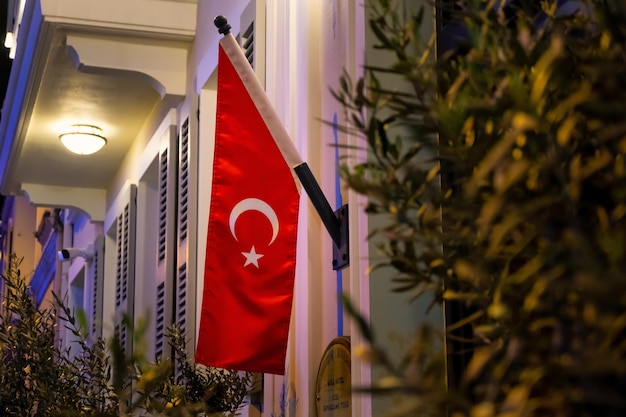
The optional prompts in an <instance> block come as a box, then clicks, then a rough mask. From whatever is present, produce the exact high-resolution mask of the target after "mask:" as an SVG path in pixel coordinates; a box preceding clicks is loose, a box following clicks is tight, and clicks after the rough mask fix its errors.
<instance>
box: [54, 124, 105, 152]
mask: <svg viewBox="0 0 626 417" xmlns="http://www.w3.org/2000/svg"><path fill="white" fill-rule="evenodd" d="M59 139H60V140H61V143H63V145H65V147H66V148H67V149H69V150H70V151H71V152H74V153H76V154H79V155H89V154H92V153H95V152H98V151H99V150H100V149H101V148H102V147H103V146H104V145H106V143H107V140H106V138H105V137H104V136H103V135H102V129H100V128H99V127H97V126H92V125H80V124H77V125H72V126H70V127H69V128H68V129H67V130H66V131H65V132H63V133H62V134H61V135H59Z"/></svg>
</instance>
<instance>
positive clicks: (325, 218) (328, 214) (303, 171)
mask: <svg viewBox="0 0 626 417" xmlns="http://www.w3.org/2000/svg"><path fill="white" fill-rule="evenodd" d="M213 23H214V24H215V26H216V27H217V29H218V32H219V33H221V34H222V35H228V34H229V33H230V29H231V27H230V25H229V24H228V21H227V20H226V18H225V17H224V16H217V17H215V19H214V20H213ZM294 171H295V173H296V175H297V176H298V179H299V180H300V183H301V184H302V187H303V188H304V190H305V191H306V193H307V195H308V196H309V199H310V200H311V203H313V207H315V210H316V211H317V214H318V215H319V216H320V218H321V219H322V223H324V226H325V227H326V230H327V231H328V233H329V234H330V237H331V239H332V240H333V270H335V271H338V270H340V269H343V268H345V267H347V266H349V265H350V252H349V250H350V244H349V243H350V242H349V235H348V224H349V222H348V205H347V204H345V205H343V206H341V207H340V208H339V209H338V210H337V211H333V209H332V208H331V207H330V204H329V203H328V200H327V199H326V197H325V196H324V193H323V192H322V190H321V188H320V186H319V184H318V183H317V181H316V180H315V177H314V176H313V173H312V172H311V170H310V169H309V166H308V165H307V163H306V162H303V163H301V164H299V165H297V166H296V167H295V168H294Z"/></svg>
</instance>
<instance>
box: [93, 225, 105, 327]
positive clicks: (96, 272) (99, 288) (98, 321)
mask: <svg viewBox="0 0 626 417" xmlns="http://www.w3.org/2000/svg"><path fill="white" fill-rule="evenodd" d="M91 278H92V279H91V283H92V284H91V285H92V288H91V335H92V336H93V338H94V339H97V338H100V337H102V306H103V288H104V236H102V235H100V236H98V237H97V238H96V240H95V242H94V253H93V260H92V263H91Z"/></svg>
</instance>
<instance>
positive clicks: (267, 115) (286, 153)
mask: <svg viewBox="0 0 626 417" xmlns="http://www.w3.org/2000/svg"><path fill="white" fill-rule="evenodd" d="M214 23H215V26H216V27H217V28H218V31H219V33H221V34H222V35H224V37H223V38H222V39H220V45H221V46H222V48H223V49H224V52H225V53H226V55H227V56H228V58H229V59H230V61H231V63H232V64H233V67H234V68H235V71H237V74H239V77H240V78H241V81H242V82H243V85H244V87H245V88H246V90H247V91H248V94H249V95H250V98H251V99H252V102H253V103H254V105H255V106H256V108H257V109H258V111H259V114H260V115H261V117H262V118H263V120H264V121H265V124H266V125H267V128H268V130H269V131H270V133H271V135H272V137H273V138H274V141H275V142H276V145H277V146H278V149H280V152H281V153H282V155H283V158H285V161H286V162H287V165H288V166H289V167H291V168H292V169H293V170H294V172H295V173H296V175H297V176H298V179H299V180H300V183H301V184H302V186H303V187H304V189H305V190H306V193H307V194H308V196H309V199H310V200H311V203H313V206H314V207H315V210H316V211H317V214H319V216H320V218H321V220H322V223H323V224H324V226H325V227H326V230H327V231H328V234H330V237H331V239H332V240H333V243H334V248H333V269H335V270H337V269H342V268H345V267H346V266H348V265H349V264H350V258H349V238H348V227H349V226H348V211H347V209H346V207H345V206H344V207H342V208H341V209H339V210H338V212H337V213H335V212H334V211H333V209H332V207H331V206H330V204H329V203H328V200H327V199H326V197H325V196H324V193H323V192H322V190H321V188H320V186H319V184H318V183H317V181H316V180H315V177H314V176H313V174H312V173H311V170H310V169H309V166H308V165H307V163H306V162H304V161H302V158H301V157H300V154H299V153H298V151H297V149H296V147H295V146H294V144H293V142H292V141H291V138H290V137H289V134H288V133H287V130H286V129H285V127H284V126H283V124H282V122H281V121H280V119H279V118H278V115H277V114H276V111H275V110H274V107H273V106H272V104H271V103H270V101H269V99H268V98H267V95H266V94H265V90H264V89H263V86H262V85H261V82H260V81H259V79H258V78H257V76H256V74H255V73H254V71H253V70H252V66H251V65H250V63H249V62H248V60H247V59H246V56H245V55H244V53H243V51H242V50H241V48H240V47H239V44H238V43H237V40H236V39H235V37H234V36H233V35H232V34H231V33H230V25H229V24H228V21H227V20H226V18H225V17H224V16H217V17H216V18H215V20H214ZM218 77H219V75H218Z"/></svg>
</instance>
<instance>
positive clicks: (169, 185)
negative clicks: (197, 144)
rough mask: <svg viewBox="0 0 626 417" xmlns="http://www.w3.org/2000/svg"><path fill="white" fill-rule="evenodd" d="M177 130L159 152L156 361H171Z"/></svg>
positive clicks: (170, 135)
mask: <svg viewBox="0 0 626 417" xmlns="http://www.w3.org/2000/svg"><path fill="white" fill-rule="evenodd" d="M177 146H178V143H177V137H176V127H175V126H171V127H170V129H169V131H168V137H167V141H165V142H164V143H163V144H162V146H161V150H160V152H159V184H158V199H159V200H158V205H159V207H158V224H157V227H158V241H157V265H156V286H157V293H156V301H155V303H156V304H155V310H154V311H155V313H156V314H155V326H156V328H155V346H154V348H155V350H154V351H155V357H156V358H155V359H159V358H161V357H163V356H166V357H171V354H172V352H171V351H170V350H169V345H168V343H167V340H166V334H167V328H168V327H169V326H170V325H171V324H172V320H173V318H174V313H173V310H174V309H173V305H172V304H173V302H174V293H173V291H174V282H175V274H174V271H175V265H176V258H175V257H176V250H175V248H176V246H175V243H176V222H177V213H176V192H177V187H176V185H177V184H176V182H177V170H178V157H177V153H178V152H177V151H178V147H177Z"/></svg>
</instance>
